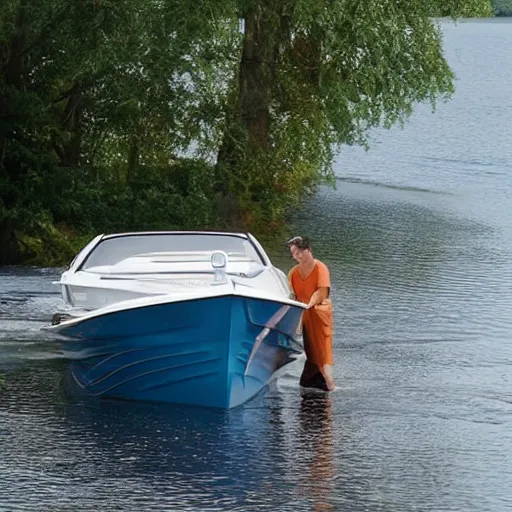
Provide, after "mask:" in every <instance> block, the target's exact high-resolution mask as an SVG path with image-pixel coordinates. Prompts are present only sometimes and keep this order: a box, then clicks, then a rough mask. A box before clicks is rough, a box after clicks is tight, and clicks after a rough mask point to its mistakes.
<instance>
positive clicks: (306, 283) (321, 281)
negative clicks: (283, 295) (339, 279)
mask: <svg viewBox="0 0 512 512" xmlns="http://www.w3.org/2000/svg"><path fill="white" fill-rule="evenodd" d="M289 280H290V284H291V286H292V288H293V291H294V293H295V297H296V298H297V300H298V301H299V302H304V303H306V304H307V303H308V302H309V300H310V299H311V296H312V295H313V293H315V292H316V291H317V289H318V288H323V287H326V288H329V289H330V288H331V278H330V275H329V269H328V268H327V266H326V265H325V264H324V263H322V262H321V261H318V260H315V266H314V267H313V270H312V271H311V273H310V274H309V276H307V277H305V278H303V277H302V276H301V275H300V271H299V266H298V265H295V267H293V268H292V269H291V270H290V273H289Z"/></svg>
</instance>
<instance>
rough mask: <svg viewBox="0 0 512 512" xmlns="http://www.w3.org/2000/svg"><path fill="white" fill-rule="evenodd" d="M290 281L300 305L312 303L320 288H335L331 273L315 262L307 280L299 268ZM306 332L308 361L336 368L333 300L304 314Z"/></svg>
mask: <svg viewBox="0 0 512 512" xmlns="http://www.w3.org/2000/svg"><path fill="white" fill-rule="evenodd" d="M288 278H289V280H290V285H291V287H292V288H293V291H294V293H295V297H296V298H297V300H298V301H300V302H304V303H306V304H308V303H309V300H310V299H311V296H312V295H313V293H315V292H316V290H317V289H318V288H323V287H327V288H329V291H330V288H331V280H330V276H329V269H328V268H327V266H326V265H325V264H324V263H322V262H321V261H318V260H315V266H314V267H313V270H312V271H311V273H310V274H309V275H308V276H306V277H305V278H304V277H302V276H301V275H300V272H299V267H298V265H296V266H295V267H293V268H292V269H291V270H290V272H289V274H288ZM302 321H303V331H304V349H305V351H306V357H307V359H308V361H310V362H311V363H313V364H315V365H317V366H318V367H319V368H322V367H323V366H324V365H325V364H330V365H332V364H334V361H333V354H332V334H333V317H332V303H331V299H329V298H327V299H325V300H324V301H322V302H321V303H320V304H317V305H316V306H313V307H312V308H310V309H308V310H306V311H304V313H303V314H302Z"/></svg>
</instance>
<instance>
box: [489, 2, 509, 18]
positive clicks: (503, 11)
mask: <svg viewBox="0 0 512 512" xmlns="http://www.w3.org/2000/svg"><path fill="white" fill-rule="evenodd" d="M492 8H493V10H494V13H495V15H496V16H512V0H492Z"/></svg>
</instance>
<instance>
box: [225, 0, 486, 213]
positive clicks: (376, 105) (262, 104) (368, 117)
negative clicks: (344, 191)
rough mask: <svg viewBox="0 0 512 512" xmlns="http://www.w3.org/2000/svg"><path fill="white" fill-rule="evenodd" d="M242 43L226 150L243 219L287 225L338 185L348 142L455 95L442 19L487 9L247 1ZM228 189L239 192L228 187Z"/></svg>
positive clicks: (464, 3)
mask: <svg viewBox="0 0 512 512" xmlns="http://www.w3.org/2000/svg"><path fill="white" fill-rule="evenodd" d="M240 12H241V17H242V19H243V25H244V34H243V40H242V41H241V52H240V53H241V57H240V63H239V69H238V75H237V78H236V80H235V81H234V82H233V88H232V91H231V94H232V101H231V105H232V108H231V110H230V111H229V114H228V117H227V121H226V124H225V127H224V139H223V143H222V145H221V147H220V150H219V153H218V160H217V175H218V179H219V189H220V190H221V191H222V192H223V193H224V194H226V195H227V196H229V197H231V199H232V201H233V202H234V203H235V212H236V213H237V215H240V213H242V217H243V216H244V215H245V219H246V220H253V218H254V216H255V215H256V216H257V217H259V218H260V219H262V220H263V219H264V220H269V219H270V220H272V219H274V220H277V219H280V218H281V216H282V214H283V211H284V210H283V208H284V207H286V206H287V205H289V204H294V203H297V201H298V200H300V198H301V197H302V196H303V194H304V193H305V192H308V191H311V190H313V189H314V187H315V185H316V184H318V183H320V182H322V181H325V180H330V179H331V178H332V171H331V164H332V161H333V157H334V154H335V151H336V148H338V147H339V146H340V145H341V144H361V145H366V143H367V134H368V131H369V129H371V128H373V127H376V126H385V127H390V126H392V125H394V124H396V123H403V122H404V120H405V119H406V118H407V117H408V116H409V115H410V114H411V112H412V110H413V107H414V105H415V104H416V103H418V102H424V101H428V102H430V103H431V104H432V105H433V106H434V107H435V103H436V100H437V99H438V98H447V97H449V96H450V94H451V93H452V92H453V78H454V77H453V73H452V71H451V70H450V68H449V66H448V64H447V62H446V60H445V58H444V56H443V50H442V33H441V28H440V26H439V24H438V23H437V22H436V21H435V20H434V19H433V18H432V16H450V17H454V18H457V17H461V16H464V17H467V16H487V15H490V14H491V9H490V2H489V0H449V1H441V0H407V1H404V0H368V1H366V2H361V1H359V0H334V1H332V0H282V1H281V2H275V1H273V0H246V1H244V0H242V3H241V5H240ZM227 184H229V187H228V186H227Z"/></svg>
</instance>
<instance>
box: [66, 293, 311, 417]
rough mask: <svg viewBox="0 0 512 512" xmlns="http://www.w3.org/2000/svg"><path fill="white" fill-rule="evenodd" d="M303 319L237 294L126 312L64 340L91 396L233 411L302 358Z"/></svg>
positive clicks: (72, 330) (91, 322) (80, 327)
mask: <svg viewBox="0 0 512 512" xmlns="http://www.w3.org/2000/svg"><path fill="white" fill-rule="evenodd" d="M301 313H302V309H301V308H300V307H297V306H289V305H283V304H281V303H278V302H273V301H265V300H259V299H253V298H246V297H241V296H237V295H229V296H223V297H214V298H207V299H196V300H190V301H183V302H170V303H164V304H158V305H151V306H145V307H141V308H137V309H130V310H122V311H118V312H115V313H109V314H106V315H102V316H97V317H93V318H89V319H87V320H84V321H81V322H79V323H75V324H71V325H69V326H65V325H62V326H61V327H62V329H61V330H60V331H59V334H60V336H61V339H62V340H63V341H62V346H63V350H64V356H65V357H67V358H69V359H70V360H71V366H70V370H71V374H72V378H73V380H74V381H75V384H76V387H77V388H78V389H80V390H81V392H83V393H84V394H86V395H94V396H102V397H111V398H121V399H130V400H151V401H163V402H172V403H180V404H188V405H196V406H207V407H220V408H231V407H236V406H238V405H241V404H243V403H245V402H246V401H247V400H249V399H251V398H252V397H253V396H255V395H256V394H257V393H259V392H260V391H261V390H262V389H263V388H264V387H266V386H267V384H268V383H269V382H270V381H271V380H272V379H273V378H274V377H275V376H276V372H278V370H280V369H282V368H283V367H284V366H286V365H287V364H289V363H291V362H293V361H294V360H295V359H296V358H297V357H298V356H299V355H300V354H302V351H303V347H302V340H301V338H297V329H298V326H299V324H300V319H301ZM276 318H277V319H278V320H277V323H275V319H276ZM271 319H274V323H275V325H273V323H271V324H269V321H270V320H271ZM269 325H271V327H270V328H269V327H268V326H269Z"/></svg>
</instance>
